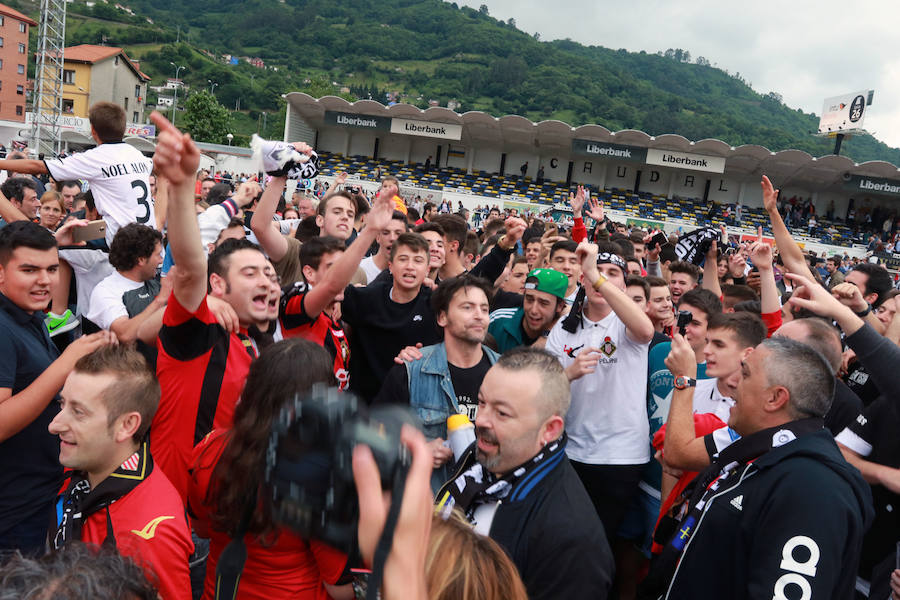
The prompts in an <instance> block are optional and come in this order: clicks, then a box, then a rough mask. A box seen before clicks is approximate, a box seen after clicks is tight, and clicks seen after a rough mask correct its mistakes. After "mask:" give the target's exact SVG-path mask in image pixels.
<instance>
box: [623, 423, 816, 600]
mask: <svg viewBox="0 0 900 600" xmlns="http://www.w3.org/2000/svg"><path fill="white" fill-rule="evenodd" d="M824 426H825V422H824V421H823V420H822V419H821V418H819V417H810V418H807V419H800V420H797V421H791V422H790V423H785V424H783V425H778V426H776V427H770V428H768V429H763V430H762V431H757V432H756V433H754V434H752V435H748V436H747V437H742V438H740V439H738V440H736V441H735V442H734V443H733V444H731V445H730V446H728V447H726V448H724V449H723V450H722V451H721V452H719V453H718V454H717V455H716V456H715V457H714V459H713V461H712V463H710V465H709V466H708V467H706V469H704V470H703V471H701V472H700V474H699V475H697V477H696V478H695V479H694V481H692V482H691V483H690V484H689V485H688V486H687V488H685V490H684V492H682V495H681V497H679V499H678V500H676V501H675V502H674V503H673V505H672V510H671V512H670V514H668V515H663V517H662V518H661V519H660V521H659V524H658V525H657V528H656V532H655V533H654V538H655V539H656V541H657V542H659V543H662V544H665V546H664V547H663V550H662V552H660V554H659V556H658V557H657V558H656V559H655V561H654V562H653V565H652V568H651V569H650V572H649V573H648V574H647V577H646V578H644V580H643V581H642V582H641V584H640V585H639V586H638V595H637V598H638V600H648V599H650V598H654V599H655V598H659V597H661V595H662V594H663V593H664V592H665V590H666V589H667V588H668V586H669V583H670V582H671V580H672V578H673V577H674V575H675V568H676V567H677V566H678V562H679V561H680V560H681V555H682V553H683V552H684V549H685V547H686V546H687V544H688V542H689V541H690V539H691V536H692V535H693V534H694V532H695V531H696V527H697V524H698V523H699V522H700V518H701V517H702V515H703V511H704V509H705V508H706V505H707V504H708V502H709V501H710V499H711V498H712V497H713V496H714V495H715V494H716V493H717V492H718V491H719V490H720V489H722V488H723V487H724V486H725V485H731V484H732V483H734V479H735V476H736V475H737V473H738V472H739V471H740V470H741V467H743V466H745V465H748V464H749V463H751V462H753V461H755V460H756V459H758V458H759V457H761V456H762V455H764V454H766V453H767V452H769V451H770V450H772V449H773V448H777V447H779V446H783V445H785V444H787V443H788V442H791V441H793V440H795V439H797V438H798V437H800V436H802V435H806V434H809V433H813V432H816V431H819V430H821V429H822V428H823V427H824ZM674 512H678V515H677V516H675V515H673V514H672V513H674Z"/></svg>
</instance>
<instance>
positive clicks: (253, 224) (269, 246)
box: [250, 177, 288, 262]
mask: <svg viewBox="0 0 900 600" xmlns="http://www.w3.org/2000/svg"><path fill="white" fill-rule="evenodd" d="M286 183H287V178H285V177H273V178H272V179H271V180H269V185H267V186H266V189H265V191H263V195H262V197H261V198H260V199H259V204H257V205H256V210H255V211H253V218H252V219H250V229H252V230H253V233H254V234H255V235H256V239H257V240H259V245H260V246H262V249H263V250H265V252H266V254H268V255H269V258H270V259H271V260H272V262H278V261H279V260H281V259H282V258H284V255H285V254H287V251H288V243H287V240H286V239H284V236H283V235H281V233H280V232H279V231H277V230H276V229H275V228H274V227H272V222H273V219H274V218H275V208H276V207H277V206H278V200H279V199H280V198H281V194H282V193H283V192H284V187H285V185H286Z"/></svg>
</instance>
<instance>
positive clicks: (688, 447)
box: [663, 333, 709, 471]
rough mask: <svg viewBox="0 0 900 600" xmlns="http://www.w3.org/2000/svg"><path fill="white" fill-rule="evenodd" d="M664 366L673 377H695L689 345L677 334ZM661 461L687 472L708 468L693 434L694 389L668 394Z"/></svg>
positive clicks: (701, 444) (699, 439)
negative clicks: (669, 396) (667, 415)
mask: <svg viewBox="0 0 900 600" xmlns="http://www.w3.org/2000/svg"><path fill="white" fill-rule="evenodd" d="M666 366H667V367H669V371H671V372H672V375H673V376H675V377H678V376H681V375H684V376H685V377H690V378H691V379H696V377H697V358H696V355H695V354H694V351H693V349H692V348H691V345H690V344H688V343H687V340H685V339H684V336H682V335H681V334H679V333H676V334H675V336H674V337H673V338H672V349H671V351H670V352H669V356H667V357H666ZM663 457H664V459H665V461H666V463H667V464H669V465H671V466H673V467H675V468H677V469H686V470H690V471H700V470H702V469H704V468H705V467H706V466H707V465H709V452H707V450H706V442H705V441H704V440H703V438H702V437H697V436H696V432H695V430H694V387H687V388H685V389H683V390H679V389H677V388H676V389H675V390H673V392H672V403H671V404H670V405H669V419H668V421H667V422H666V441H665V446H664V448H663Z"/></svg>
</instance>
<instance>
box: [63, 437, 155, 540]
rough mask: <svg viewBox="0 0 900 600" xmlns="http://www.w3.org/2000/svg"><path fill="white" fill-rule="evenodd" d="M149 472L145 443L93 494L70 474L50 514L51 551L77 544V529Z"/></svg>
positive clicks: (77, 476) (85, 482) (84, 476)
mask: <svg viewBox="0 0 900 600" xmlns="http://www.w3.org/2000/svg"><path fill="white" fill-rule="evenodd" d="M152 472H153V458H152V457H151V456H150V449H149V447H148V446H147V442H144V443H142V444H141V446H140V448H138V449H137V451H136V452H135V453H134V454H132V455H131V456H130V457H128V460H126V461H125V462H123V463H122V464H121V465H119V468H117V469H116V470H115V471H113V472H112V474H110V476H109V477H107V478H106V479H104V480H103V481H101V482H100V483H99V484H98V485H97V487H96V488H94V489H93V490H92V489H91V484H90V483H89V482H88V479H87V474H86V473H83V472H81V471H76V472H74V473H73V474H72V478H71V479H70V481H69V485H68V487H66V491H65V492H64V493H63V494H62V496H61V497H60V499H59V502H58V504H57V510H56V511H55V514H54V522H53V526H52V528H51V531H55V532H56V533H55V534H54V535H53V539H52V540H51V543H52V544H53V548H54V549H57V550H59V549H60V548H62V547H63V546H65V545H66V544H67V543H69V542H71V541H72V540H80V539H81V528H82V526H83V525H84V522H85V521H86V520H87V518H88V517H90V516H91V515H92V514H94V513H96V512H97V511H100V510H103V509H104V508H106V507H107V506H109V505H110V504H112V503H113V502H115V501H116V500H118V499H119V498H122V497H123V496H125V495H126V494H128V493H129V492H130V491H131V490H133V489H134V488H136V487H137V486H138V484H140V483H141V482H142V481H144V480H145V479H147V477H149V476H150V473H152ZM60 504H61V506H60Z"/></svg>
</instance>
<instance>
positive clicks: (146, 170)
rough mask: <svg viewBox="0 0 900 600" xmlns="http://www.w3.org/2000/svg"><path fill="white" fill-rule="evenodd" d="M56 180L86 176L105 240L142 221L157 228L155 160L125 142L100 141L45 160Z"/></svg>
mask: <svg viewBox="0 0 900 600" xmlns="http://www.w3.org/2000/svg"><path fill="white" fill-rule="evenodd" d="M44 163H45V164H46V165H47V171H49V173H50V175H51V176H52V177H53V179H55V180H56V181H64V180H66V179H86V180H87V182H88V184H89V185H90V188H91V192H92V193H93V194H94V204H96V206H97V212H98V213H100V216H101V217H102V218H103V220H104V221H106V243H107V244H111V243H112V239H113V237H114V236H115V235H116V232H117V231H118V230H119V228H120V227H124V226H125V225H128V224H129V223H141V224H142V225H147V226H148V227H153V228H154V229H155V228H156V215H155V213H154V210H153V198H151V196H150V172H151V171H152V170H153V161H152V160H151V159H149V158H147V157H146V156H144V155H143V154H141V152H140V151H139V150H138V149H137V148H135V147H134V146H130V145H128V144H126V143H124V142H119V143H112V144H101V145H99V146H97V147H96V148H92V149H90V150H87V151H85V152H80V153H78V154H73V155H72V156H67V157H66V158H61V159H55V160H45V161H44Z"/></svg>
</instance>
